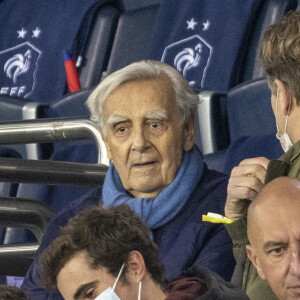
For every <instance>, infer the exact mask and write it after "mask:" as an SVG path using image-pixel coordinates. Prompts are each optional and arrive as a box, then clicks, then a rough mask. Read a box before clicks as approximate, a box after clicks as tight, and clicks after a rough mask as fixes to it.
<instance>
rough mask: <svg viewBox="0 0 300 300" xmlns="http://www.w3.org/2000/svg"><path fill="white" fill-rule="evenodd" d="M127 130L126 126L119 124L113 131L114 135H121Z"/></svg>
mask: <svg viewBox="0 0 300 300" xmlns="http://www.w3.org/2000/svg"><path fill="white" fill-rule="evenodd" d="M127 130H128V128H127V127H125V126H120V127H117V128H116V129H115V133H116V135H119V136H122V135H123V134H125V133H126V132H127Z"/></svg>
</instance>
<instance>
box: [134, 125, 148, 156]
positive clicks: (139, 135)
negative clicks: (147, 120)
mask: <svg viewBox="0 0 300 300" xmlns="http://www.w3.org/2000/svg"><path fill="white" fill-rule="evenodd" d="M145 135H146V134H145V132H144V130H143V128H141V127H138V128H134V130H133V132H132V149H133V150H137V151H143V150H144V149H145V148H146V147H147V139H146V136H145Z"/></svg>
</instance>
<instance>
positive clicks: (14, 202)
mask: <svg viewBox="0 0 300 300" xmlns="http://www.w3.org/2000/svg"><path fill="white" fill-rule="evenodd" d="M51 216H52V210H51V209H50V208H49V207H48V206H47V205H45V204H44V203H42V202H41V201H38V200H34V199H25V198H14V197H0V225H1V226H3V227H19V226H20V225H22V227H25V228H27V229H29V230H30V231H32V233H33V234H34V235H35V236H36V238H37V240H38V241H39V242H41V240H42V237H43V234H44V232H45V229H46V226H47V224H48V222H49V220H50V218H51Z"/></svg>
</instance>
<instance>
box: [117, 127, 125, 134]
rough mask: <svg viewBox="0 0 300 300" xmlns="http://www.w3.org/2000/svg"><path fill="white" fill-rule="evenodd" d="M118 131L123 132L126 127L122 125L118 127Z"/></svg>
mask: <svg viewBox="0 0 300 300" xmlns="http://www.w3.org/2000/svg"><path fill="white" fill-rule="evenodd" d="M118 131H119V132H122V133H123V132H125V131H126V128H125V127H120V128H118Z"/></svg>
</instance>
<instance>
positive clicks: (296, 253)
mask: <svg viewBox="0 0 300 300" xmlns="http://www.w3.org/2000/svg"><path fill="white" fill-rule="evenodd" d="M290 272H291V274H293V275H294V276H297V277H299V278H300V245H299V246H298V247H297V249H293V251H292V254H291V262H290Z"/></svg>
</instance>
